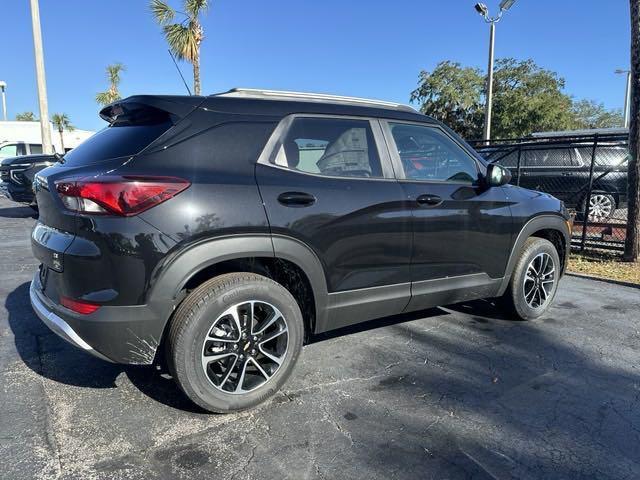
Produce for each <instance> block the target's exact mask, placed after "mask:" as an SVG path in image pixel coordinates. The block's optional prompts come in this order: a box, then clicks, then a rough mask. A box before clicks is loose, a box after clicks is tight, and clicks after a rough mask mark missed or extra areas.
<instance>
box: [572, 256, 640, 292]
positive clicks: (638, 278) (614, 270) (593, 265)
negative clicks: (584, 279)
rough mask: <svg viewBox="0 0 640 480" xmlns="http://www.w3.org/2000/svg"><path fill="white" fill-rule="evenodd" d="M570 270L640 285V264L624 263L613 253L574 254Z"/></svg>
mask: <svg viewBox="0 0 640 480" xmlns="http://www.w3.org/2000/svg"><path fill="white" fill-rule="evenodd" d="M568 270H569V272H575V273H583V274H585V275H592V276H594V277H601V278H609V279H611V280H620V281H623V282H630V283H637V284H639V285H640V263H629V262H623V261H622V260H621V257H620V256H618V255H614V254H611V253H606V252H589V253H572V254H571V256H570V257H569V267H568Z"/></svg>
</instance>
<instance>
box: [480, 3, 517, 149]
mask: <svg viewBox="0 0 640 480" xmlns="http://www.w3.org/2000/svg"><path fill="white" fill-rule="evenodd" d="M515 2H516V0H502V2H500V12H499V13H498V15H497V16H496V17H491V16H490V15H489V8H488V7H487V6H486V5H485V4H484V3H476V6H475V9H476V11H477V12H478V13H479V14H480V15H481V16H482V17H483V18H484V21H485V22H487V23H488V24H489V25H490V29H489V65H488V67H487V90H486V91H487V98H486V104H485V109H484V129H483V135H482V137H483V139H484V140H486V141H488V140H489V139H490V138H491V116H492V113H493V63H494V51H495V44H496V23H498V22H499V21H500V20H501V19H502V16H503V15H504V12H506V11H507V10H509V9H510V8H511V6H512V5H513V4H514V3H515Z"/></svg>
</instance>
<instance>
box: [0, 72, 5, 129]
mask: <svg viewBox="0 0 640 480" xmlns="http://www.w3.org/2000/svg"><path fill="white" fill-rule="evenodd" d="M6 89H7V82H3V81H2V80H0V90H2V117H3V118H4V121H5V122H6V121H7V98H6V94H5V93H4V91H5V90H6Z"/></svg>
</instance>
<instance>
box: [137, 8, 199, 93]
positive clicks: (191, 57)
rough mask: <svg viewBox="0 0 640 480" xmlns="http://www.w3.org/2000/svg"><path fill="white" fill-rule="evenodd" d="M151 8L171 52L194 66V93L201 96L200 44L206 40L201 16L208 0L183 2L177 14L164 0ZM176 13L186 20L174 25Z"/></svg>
mask: <svg viewBox="0 0 640 480" xmlns="http://www.w3.org/2000/svg"><path fill="white" fill-rule="evenodd" d="M150 7H151V12H152V13H153V16H154V17H155V19H156V21H157V22H158V24H160V25H161V26H162V32H163V33H164V38H165V39H166V40H167V43H168V44H169V49H170V50H171V52H172V53H173V54H174V55H175V56H176V57H177V58H178V59H180V60H186V61H188V62H189V63H191V64H192V65H193V92H194V93H195V94H196V95H200V44H201V43H202V40H204V29H203V28H202V24H201V23H200V18H199V16H200V14H201V13H203V12H204V11H205V10H206V9H207V8H208V0H183V3H182V8H183V10H184V11H182V12H181V11H178V12H176V10H174V9H173V8H171V7H170V6H169V5H168V4H166V3H165V2H163V1H162V0H151V4H150ZM176 13H179V14H180V15H182V16H183V17H184V19H183V20H182V21H181V22H178V23H172V22H173V19H174V18H175V16H176Z"/></svg>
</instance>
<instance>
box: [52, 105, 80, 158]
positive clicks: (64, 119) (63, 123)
mask: <svg viewBox="0 0 640 480" xmlns="http://www.w3.org/2000/svg"><path fill="white" fill-rule="evenodd" d="M51 123H53V126H54V127H55V128H56V130H58V134H59V135H60V145H61V146H62V151H63V152H64V137H63V136H62V132H64V131H65V130H67V131H73V130H75V127H74V126H73V125H71V121H70V120H69V116H68V115H67V114H66V113H54V114H53V115H52V116H51Z"/></svg>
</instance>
